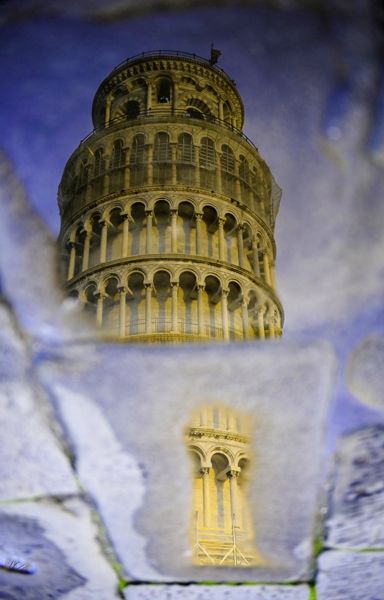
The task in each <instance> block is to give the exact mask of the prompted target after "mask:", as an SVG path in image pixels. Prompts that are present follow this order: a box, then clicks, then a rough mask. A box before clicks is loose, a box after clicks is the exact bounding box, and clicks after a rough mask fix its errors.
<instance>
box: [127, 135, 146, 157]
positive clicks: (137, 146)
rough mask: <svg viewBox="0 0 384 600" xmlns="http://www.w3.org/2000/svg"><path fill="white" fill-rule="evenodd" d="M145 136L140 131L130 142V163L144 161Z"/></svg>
mask: <svg viewBox="0 0 384 600" xmlns="http://www.w3.org/2000/svg"><path fill="white" fill-rule="evenodd" d="M144 150H145V137H144V135H143V134H142V133H139V134H138V135H135V137H134V138H133V142H132V150H131V160H130V162H131V163H134V164H140V163H143V162H144Z"/></svg>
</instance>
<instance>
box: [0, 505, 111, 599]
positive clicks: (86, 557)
mask: <svg viewBox="0 0 384 600" xmlns="http://www.w3.org/2000/svg"><path fill="white" fill-rule="evenodd" d="M0 522H1V531H2V534H1V542H0V554H1V556H2V557H4V556H13V557H16V558H19V559H20V560H21V561H27V562H28V563H30V564H32V565H34V567H35V569H36V570H35V572H34V573H33V574H31V575H26V574H21V573H16V572H12V571H8V570H5V569H0V590H1V591H0V598H2V599H4V600H20V599H21V598H23V599H24V600H48V599H52V598H55V599H56V598H62V599H63V600H64V599H65V600H95V599H96V598H97V599H100V600H102V599H105V600H107V599H108V600H110V599H111V600H112V599H113V598H118V597H119V596H118V594H117V578H116V576H115V574H114V572H113V570H112V569H111V567H110V566H109V564H108V563H107V561H106V559H105V557H104V556H103V554H102V553H101V550H100V546H99V544H98V543H97V539H96V537H97V529H96V526H95V524H94V523H93V522H92V519H91V514H90V510H89V508H88V506H87V505H86V504H84V503H83V502H82V501H81V500H79V499H71V500H67V501H66V502H63V503H55V502H51V501H48V500H45V501H41V502H34V503H17V504H13V505H7V506H2V507H1V510H0Z"/></svg>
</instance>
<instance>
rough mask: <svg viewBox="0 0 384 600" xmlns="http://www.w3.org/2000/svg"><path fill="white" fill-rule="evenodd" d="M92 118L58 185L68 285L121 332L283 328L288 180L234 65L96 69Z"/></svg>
mask: <svg viewBox="0 0 384 600" xmlns="http://www.w3.org/2000/svg"><path fill="white" fill-rule="evenodd" d="M92 119H93V125H94V130H93V132H92V133H91V134H90V135H88V136H87V137H86V138H85V139H84V140H83V141H82V142H81V143H80V145H79V147H78V148H77V149H76V150H75V151H74V153H73V154H72V156H71V157H70V159H69V160H68V162H67V165H66V167H65V169H64V173H63V177H62V180H61V183H60V186H59V206H60V212H61V219H62V221H61V232H60V238H59V243H60V247H61V254H62V257H63V260H64V262H65V272H66V273H65V274H66V279H67V283H66V285H67V289H68V293H69V294H70V295H73V296H77V297H78V298H79V299H80V302H81V303H82V304H83V305H84V310H86V311H87V312H91V313H93V314H94V315H95V318H96V320H97V323H98V324H99V325H100V326H101V327H103V328H104V329H105V332H106V334H108V335H110V336H113V337H116V336H118V337H120V338H122V339H123V340H126V341H150V342H162V341H174V342H181V341H193V340H242V339H249V338H254V337H259V338H265V337H269V338H273V337H276V336H279V335H280V334H281V328H282V322H283V310H282V307H281V304H280V302H279V300H278V298H277V296H276V293H275V278H274V265H275V255H276V248H275V242H274V238H273V231H274V224H275V218H276V214H277V211H278V206H279V199H280V189H279V188H278V186H277V185H276V184H275V182H274V179H273V177H272V174H271V172H270V170H269V168H268V166H267V165H266V163H265V162H264V160H263V159H262V158H261V156H260V154H259V152H258V150H257V149H256V148H255V146H254V145H253V144H252V142H250V140H248V138H247V137H246V136H245V135H244V134H243V133H242V127H243V120H244V110H243V104H242V101H241V98H240V95H239V93H238V91H237V89H236V86H235V84H234V82H233V81H232V80H231V79H230V78H229V77H228V75H226V74H225V73H224V72H223V71H222V70H221V69H219V68H218V67H217V66H214V65H212V64H211V63H210V62H209V61H208V60H205V59H203V58H199V57H197V56H195V55H192V54H186V53H180V52H156V53H144V54H141V55H138V56H136V57H133V58H131V59H128V60H126V61H124V62H123V63H122V64H120V65H119V66H117V67H116V68H115V69H114V70H113V71H112V72H111V73H110V75H109V76H108V77H107V78H106V79H105V80H104V81H103V82H102V83H101V85H100V86H99V89H98V90H97V92H96V95H95V98H94V101H93V107H92Z"/></svg>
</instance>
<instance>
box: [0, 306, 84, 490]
mask: <svg viewBox="0 0 384 600" xmlns="http://www.w3.org/2000/svg"><path fill="white" fill-rule="evenodd" d="M0 356H1V361H0V421H1V436H0V456H1V477H0V500H8V499H16V498H26V497H31V496H43V495H60V494H74V493H77V491H78V487H77V485H76V482H75V479H74V477H73V474H72V470H71V468H70V465H69V461H68V459H67V457H66V456H65V454H64V453H63V450H62V449H61V448H60V446H59V443H58V441H57V439H56V437H55V435H54V433H53V432H52V431H51V429H50V423H49V421H48V415H47V414H45V412H44V410H43V407H42V405H41V404H40V402H39V390H38V388H37V386H36V384H35V383H34V382H33V379H32V376H31V373H30V372H29V371H28V368H29V360H28V354H27V352H26V349H25V347H24V343H23V340H22V339H21V338H20V336H19V335H18V332H17V330H16V329H15V325H14V321H13V317H12V314H11V312H10V310H9V309H8V308H7V307H6V306H5V305H3V304H0Z"/></svg>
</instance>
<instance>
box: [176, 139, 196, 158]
mask: <svg viewBox="0 0 384 600" xmlns="http://www.w3.org/2000/svg"><path fill="white" fill-rule="evenodd" d="M193 159H194V148H193V140H192V136H191V135H190V134H189V133H180V135H179V137H178V139H177V160H178V161H179V162H183V163H192V162H193Z"/></svg>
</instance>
